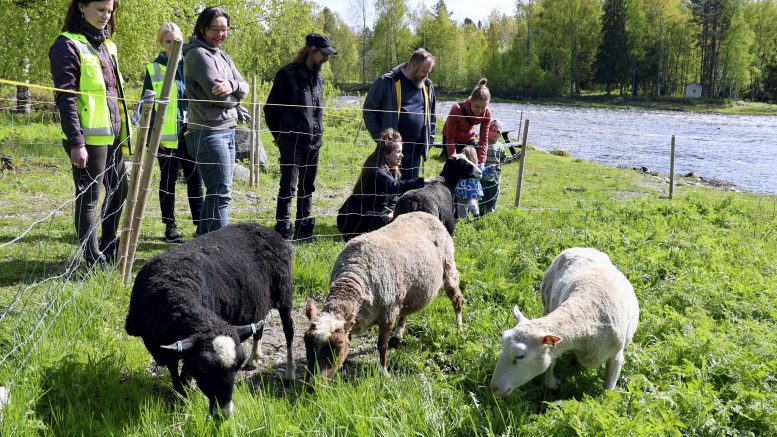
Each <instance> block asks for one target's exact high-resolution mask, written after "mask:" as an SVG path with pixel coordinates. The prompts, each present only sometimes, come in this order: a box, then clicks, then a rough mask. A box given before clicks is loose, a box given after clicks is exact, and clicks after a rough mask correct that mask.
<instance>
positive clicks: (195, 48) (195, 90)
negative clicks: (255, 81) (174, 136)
mask: <svg viewBox="0 0 777 437" xmlns="http://www.w3.org/2000/svg"><path fill="white" fill-rule="evenodd" d="M229 23H230V16H229V14H227V13H226V12H224V10H223V9H221V8H220V7H216V6H211V7H207V8H205V9H204V10H203V11H202V12H200V15H199V17H197V23H196V24H195V25H194V35H192V37H191V39H190V40H189V45H188V46H187V47H186V48H185V49H184V52H185V53H184V62H183V75H184V81H185V82H186V96H187V97H188V98H189V112H188V124H187V125H186V127H187V129H188V132H187V134H186V147H187V148H188V149H189V154H190V155H191V156H193V157H194V158H195V160H196V161H197V167H198V168H199V170H200V174H201V175H202V180H203V182H204V183H205V200H204V201H203V203H202V211H201V212H200V222H199V224H198V225H197V235H202V234H205V233H208V232H212V231H215V230H217V229H220V228H222V227H224V226H226V225H227V224H228V223H229V203H230V201H231V200H232V175H233V171H234V169H235V127H236V126H237V121H238V111H239V110H240V109H241V108H239V106H240V100H241V99H243V98H245V96H246V95H247V94H248V82H246V80H245V79H243V76H242V75H241V74H240V72H239V71H237V67H235V63H234V62H233V61H232V58H230V57H229V55H227V54H226V52H224V51H223V50H221V46H222V45H223V44H224V42H225V41H226V40H227V37H228V36H229Z"/></svg>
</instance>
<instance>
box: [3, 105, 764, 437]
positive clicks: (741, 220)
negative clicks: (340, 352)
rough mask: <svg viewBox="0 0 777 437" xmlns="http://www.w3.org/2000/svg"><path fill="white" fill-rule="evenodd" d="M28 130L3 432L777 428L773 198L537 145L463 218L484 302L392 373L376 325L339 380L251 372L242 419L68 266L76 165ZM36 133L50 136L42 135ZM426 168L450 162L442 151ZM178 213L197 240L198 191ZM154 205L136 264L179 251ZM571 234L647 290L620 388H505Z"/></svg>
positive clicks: (334, 142)
mask: <svg viewBox="0 0 777 437" xmlns="http://www.w3.org/2000/svg"><path fill="white" fill-rule="evenodd" d="M338 115H342V114H338ZM344 120H345V119H343V118H339V117H329V118H328V120H327V123H328V126H329V128H328V131H327V139H326V141H325V146H324V149H322V156H321V163H322V166H321V171H320V173H319V182H318V191H317V193H316V195H315V197H314V207H315V213H316V215H317V216H318V217H319V218H318V222H317V226H316V233H317V234H318V235H319V239H318V241H317V242H316V243H314V244H311V245H304V246H299V247H297V248H296V250H295V260H294V268H293V280H294V284H295V293H296V294H295V308H296V309H297V310H301V309H302V308H303V306H304V303H305V300H306V299H307V298H308V297H309V296H313V297H318V298H320V297H323V296H325V295H326V293H327V289H328V278H329V272H330V271H331V268H332V263H333V261H334V259H335V257H336V256H337V254H338V253H339V251H340V250H341V249H342V247H343V243H342V241H340V239H339V237H338V236H337V230H336V227H335V225H334V223H335V219H334V214H335V213H336V210H337V208H338V207H339V206H340V204H341V203H342V202H343V200H344V198H345V196H346V195H347V192H348V191H349V190H350V189H351V187H352V184H353V182H354V181H355V178H356V175H357V174H358V171H359V166H360V164H361V162H362V161H363V159H364V157H365V156H366V154H367V153H369V151H370V150H369V149H370V147H369V145H368V144H367V143H366V142H364V141H363V139H364V137H365V134H364V132H363V131H362V132H361V134H360V138H361V139H362V140H360V141H356V142H354V140H353V138H354V137H355V135H356V131H357V129H358V124H357V123H355V122H348V121H344ZM44 124H45V123H44ZM2 126H3V127H1V128H0V135H5V134H4V132H7V131H8V130H9V128H8V125H7V123H4V124H3V125H2ZM16 131H18V132H16ZM43 131H47V132H49V133H48V134H44V133H42V132H43ZM14 132H15V133H14V135H15V137H16V138H38V137H37V136H38V135H40V141H39V140H38V139H35V140H18V141H16V142H15V143H13V146H11V145H10V144H11V143H12V142H7V140H0V151H2V152H3V153H4V154H8V155H11V156H13V157H14V162H15V163H16V164H17V166H18V169H17V170H18V172H9V171H6V172H4V173H2V174H0V193H2V195H1V196H0V211H1V212H0V245H2V244H5V243H7V242H9V241H11V240H12V239H13V238H15V237H18V236H20V235H22V233H23V232H24V231H25V230H26V229H27V228H28V227H30V225H31V224H32V223H33V222H35V221H40V222H39V223H38V224H36V225H35V226H33V227H32V229H31V230H30V232H29V233H27V234H26V235H25V236H24V237H23V238H22V239H21V240H19V241H17V242H14V243H12V244H9V245H7V246H5V247H3V248H0V314H2V311H3V310H4V308H7V307H8V305H9V303H10V302H13V301H14V300H15V299H16V300H18V302H19V303H18V304H16V305H14V307H13V310H12V311H11V312H10V313H9V314H8V316H6V318H5V319H3V320H2V322H0V359H2V357H4V356H5V355H6V353H8V352H9V351H13V352H12V353H11V354H10V355H9V357H8V358H7V359H6V360H5V361H3V362H2V364H0V385H7V384H8V381H10V380H11V379H12V378H13V385H12V387H11V404H10V405H9V406H8V407H6V408H5V409H4V410H3V422H2V427H1V428H0V434H2V435H14V434H19V435H73V434H76V435H78V434H83V435H182V434H183V435H241V436H242V435H281V434H283V435H285V434H291V435H310V434H316V435H398V436H399V435H401V436H406V435H556V436H566V435H570V436H571V435H618V436H620V435H650V436H654V435H715V436H718V435H777V376H776V375H777V346H776V345H777V309H775V308H776V306H775V303H774V302H775V301H776V300H777V280H776V279H777V278H775V276H776V275H777V267H776V266H775V261H774V260H775V259H777V232H776V231H777V220H776V216H775V209H774V208H775V199H774V198H773V197H767V196H759V195H754V194H748V193H728V192H722V191H717V190H713V189H708V188H702V187H684V186H681V187H677V188H676V190H675V199H674V200H671V201H670V200H667V199H664V198H662V196H664V195H665V191H667V187H666V186H664V185H662V184H661V183H660V181H659V180H658V179H656V178H654V177H650V176H647V175H643V174H640V173H636V172H632V171H628V170H620V169H614V168H609V167H603V166H600V165H597V164H595V163H591V162H587V161H581V160H577V159H574V158H569V157H563V156H553V155H549V154H542V153H538V152H530V153H529V154H528V156H527V161H526V162H527V167H526V171H525V180H524V192H523V193H522V198H521V202H522V208H520V209H515V208H513V202H514V198H515V185H516V174H517V164H510V165H508V166H506V168H505V172H504V173H503V175H502V181H503V182H502V188H503V192H502V196H501V197H500V200H499V206H498V209H497V211H496V212H495V213H493V214H491V215H489V216H486V217H484V218H483V219H481V220H479V221H477V222H466V223H465V222H462V223H460V224H459V226H458V228H457V232H456V235H455V245H456V261H457V264H458V268H459V270H460V271H461V277H462V289H463V293H464V295H465V296H466V298H467V305H466V306H465V310H464V330H463V332H462V333H461V334H460V335H459V334H457V333H456V329H455V323H454V315H453V311H452V309H451V305H450V302H449V301H448V300H447V299H446V298H445V297H444V296H440V297H439V298H438V299H436V300H435V301H434V302H433V303H432V305H431V306H430V307H429V308H427V309H426V310H424V311H423V312H421V313H419V314H417V315H415V316H412V317H410V318H409V319H408V327H407V334H406V337H405V339H406V340H405V342H404V343H403V345H401V346H400V348H399V349H397V350H392V351H391V352H390V353H389V368H390V371H389V373H390V375H389V376H388V377H386V376H383V375H381V374H379V373H378V372H376V371H375V366H376V362H377V357H376V356H377V353H376V352H375V350H374V346H373V345H372V340H364V341H369V344H368V346H370V349H368V352H367V353H366V355H365V356H364V358H363V359H362V360H361V361H358V362H356V364H354V365H353V366H352V369H353V370H352V371H349V372H346V373H345V374H344V375H343V377H342V378H341V379H340V380H337V381H334V382H332V383H330V384H327V385H317V386H316V388H315V389H310V388H309V387H308V386H307V385H305V384H302V383H298V384H296V385H293V386H285V385H283V384H282V383H280V381H279V379H278V377H277V373H275V372H272V371H267V372H259V373H258V374H256V375H254V376H252V377H250V378H248V379H246V380H244V381H241V382H239V383H238V384H237V385H236V391H235V406H236V412H235V415H234V416H233V417H232V418H231V419H230V420H229V421H227V422H225V423H223V424H220V425H218V424H214V423H213V422H212V421H211V420H210V419H209V418H208V415H207V400H206V399H205V398H204V396H202V394H201V393H200V392H199V391H197V390H196V389H195V390H192V392H191V393H190V395H189V397H188V398H187V399H185V400H181V399H178V400H176V396H175V395H173V394H172V388H171V385H170V379H169V375H168V374H167V370H166V369H155V367H154V366H153V365H152V360H151V357H150V356H149V354H148V353H147V351H146V350H145V348H144V347H143V345H142V343H141V341H140V340H139V339H137V338H131V337H128V336H127V335H126V334H125V333H124V327H123V326H124V317H125V315H126V309H127V302H128V299H129V288H128V287H124V286H123V285H122V283H121V280H120V278H119V277H118V275H117V274H116V273H115V272H107V273H100V274H88V275H87V274H84V272H77V273H75V274H73V275H72V276H70V277H67V278H60V279H58V278H55V276H57V275H59V274H61V273H62V272H63V271H64V266H65V265H67V263H68V262H69V259H70V258H71V257H72V256H73V255H74V254H75V250H76V246H75V244H74V241H73V240H74V235H73V230H72V225H71V223H70V217H71V214H72V204H70V203H69V202H70V201H71V198H72V185H71V184H72V182H71V179H70V173H69V166H68V165H67V158H66V157H65V155H64V152H63V151H62V149H61V146H60V145H59V140H58V139H57V138H56V129H54V128H52V127H51V126H43V127H40V128H39V127H38V126H37V125H35V126H31V127H30V128H27V129H19V128H18V127H15V128H14ZM0 138H7V137H0ZM38 142H40V143H42V144H45V146H40V147H39V148H36V146H35V145H34V144H33V146H25V143H38ZM264 144H265V146H266V147H267V151H268V153H270V163H271V164H272V166H271V169H270V171H269V172H268V173H266V174H262V175H261V178H260V188H259V189H249V188H248V187H247V186H246V185H245V184H243V183H236V186H235V188H236V193H235V196H234V203H233V209H232V213H231V214H232V220H233V221H235V222H237V221H243V220H252V221H259V222H260V223H264V224H268V225H271V224H272V219H273V214H274V208H275V202H274V196H275V195H276V193H277V184H278V173H277V164H276V163H277V149H275V147H274V146H273V145H272V144H271V142H270V141H269V138H267V137H265V138H264ZM25 147H26V148H25ZM52 150H53V151H55V152H54V153H49V152H50V151H52ZM428 165H429V169H428V170H427V171H428V174H433V173H434V172H436V171H438V169H439V168H440V166H441V163H440V162H439V161H438V160H436V159H433V160H431V161H429V163H428ZM184 191H185V189H184V187H183V186H179V188H178V194H179V195H180V193H182V192H184ZM60 206H62V208H61V210H59V211H58V212H57V213H53V211H55V210H56V209H57V208H58V207H60ZM176 207H177V214H178V216H179V217H180V218H181V225H180V228H181V230H182V231H183V232H184V236H185V237H186V238H191V237H192V235H193V227H192V226H191V224H190V223H188V220H186V219H187V218H188V213H187V210H186V209H187V205H186V204H185V202H183V201H181V200H179V201H178V202H177V205H176ZM49 213H51V214H49ZM146 213H147V217H148V218H147V220H146V221H144V224H143V233H142V235H141V244H140V247H139V252H138V261H137V263H136V264H135V270H136V271H137V269H138V268H140V266H142V263H143V260H145V259H148V258H149V257H151V256H153V255H155V254H157V253H159V252H161V251H162V250H163V249H164V248H165V247H167V246H166V245H165V244H164V243H162V242H161V237H162V232H163V226H162V223H161V220H160V219H159V215H160V214H159V209H158V205H157V200H156V194H155V193H153V192H152V193H151V196H150V198H149V202H148V206H147V211H146ZM573 246H591V247H596V248H598V249H600V250H602V251H604V252H606V253H608V254H609V255H610V257H611V258H612V260H613V261H614V262H615V264H616V265H617V266H618V267H619V268H620V269H621V270H622V271H623V273H624V274H625V275H626V276H627V277H628V278H629V279H630V280H631V282H632V283H633V284H634V288H635V291H636V293H637V296H638V298H639V301H640V306H641V317H640V325H639V329H638V331H637V333H636V336H635V338H634V343H633V344H632V345H631V346H630V347H629V348H628V349H627V353H626V364H625V366H624V370H623V373H622V376H621V380H620V381H619V384H618V388H617V389H616V390H614V391H612V392H604V391H603V389H602V385H603V378H604V372H603V370H602V369H599V370H594V369H580V368H579V367H577V366H576V365H575V364H573V363H572V362H571V360H569V359H562V360H561V361H560V363H559V365H558V366H557V375H558V376H560V377H561V378H562V379H563V385H562V387H561V390H560V391H559V392H557V393H554V392H549V391H547V390H546V389H545V388H544V387H543V386H542V383H541V378H536V379H535V380H534V381H532V382H531V383H529V384H527V385H526V386H524V387H522V388H520V389H518V390H516V391H515V392H514V393H513V394H512V395H510V396H509V397H508V398H506V399H504V400H500V399H495V398H493V397H492V396H491V394H490V391H489V388H488V383H489V379H490V375H491V372H492V370H493V367H494V364H495V362H496V358H497V355H498V353H499V335H500V333H501V332H502V331H503V330H504V329H507V328H510V327H512V325H513V323H514V322H513V319H512V315H511V312H510V308H511V307H512V306H513V305H516V304H517V305H519V306H520V307H521V309H522V310H523V311H524V313H525V314H526V315H527V316H528V317H539V316H540V315H541V314H542V304H541V301H540V297H539V284H540V281H541V278H542V274H543V272H544V270H545V269H546V268H547V266H548V265H549V263H550V261H551V260H552V259H553V258H554V257H555V256H556V255H557V254H558V253H559V252H560V251H561V250H563V249H565V248H568V247H573ZM45 279H48V280H47V281H44V280H45ZM305 328H306V327H305V326H304V325H302V324H299V323H298V324H297V326H296V330H297V331H298V332H302V331H303V330H304V329H305ZM17 347H18V349H13V348H17ZM296 358H304V357H296ZM160 375H161V376H160Z"/></svg>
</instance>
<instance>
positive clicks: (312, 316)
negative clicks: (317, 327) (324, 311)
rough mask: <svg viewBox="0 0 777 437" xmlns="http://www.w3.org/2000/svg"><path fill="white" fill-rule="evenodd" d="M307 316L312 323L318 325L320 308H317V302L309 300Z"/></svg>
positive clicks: (306, 308)
mask: <svg viewBox="0 0 777 437" xmlns="http://www.w3.org/2000/svg"><path fill="white" fill-rule="evenodd" d="M305 314H306V315H307V316H308V320H310V321H311V322H313V323H316V322H317V321H318V308H316V301H315V300H313V299H308V303H307V305H306V306H305Z"/></svg>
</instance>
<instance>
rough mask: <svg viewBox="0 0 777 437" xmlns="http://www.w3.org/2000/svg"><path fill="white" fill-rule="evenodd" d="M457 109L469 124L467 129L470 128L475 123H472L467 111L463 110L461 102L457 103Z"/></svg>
mask: <svg viewBox="0 0 777 437" xmlns="http://www.w3.org/2000/svg"><path fill="white" fill-rule="evenodd" d="M459 109H460V110H461V113H462V114H464V119H465V120H467V123H469V127H472V126H473V125H474V124H475V123H473V122H472V116H470V115H469V113H468V112H467V109H466V108H464V103H463V102H459Z"/></svg>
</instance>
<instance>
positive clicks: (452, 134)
mask: <svg viewBox="0 0 777 437" xmlns="http://www.w3.org/2000/svg"><path fill="white" fill-rule="evenodd" d="M486 82H488V81H487V80H486V79H485V78H483V79H480V82H478V84H477V86H476V87H475V89H473V90H472V93H471V94H470V95H469V97H468V98H467V100H465V101H463V102H460V103H457V104H455V105H453V106H452V107H451V111H450V112H449V113H448V118H447V119H446V120H445V125H444V126H443V128H442V129H443V130H442V138H443V143H445V151H446V152H447V154H448V156H450V155H453V154H454V153H461V149H462V148H463V147H464V146H474V147H475V149H476V150H477V152H478V164H485V162H486V153H487V152H488V126H489V125H490V124H491V111H490V110H489V109H488V104H489V102H490V101H491V91H489V90H488V87H487V86H486ZM477 125H480V141H479V142H478V143H475V126H477Z"/></svg>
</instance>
